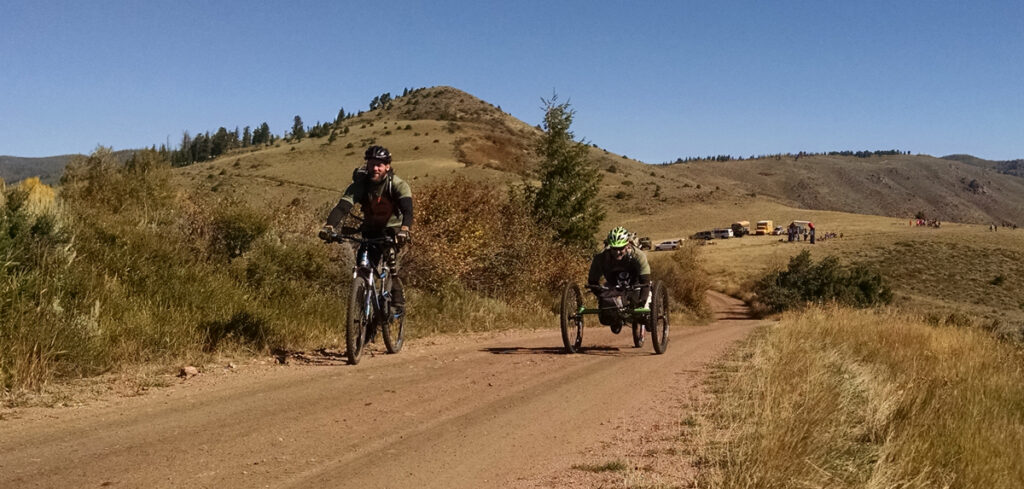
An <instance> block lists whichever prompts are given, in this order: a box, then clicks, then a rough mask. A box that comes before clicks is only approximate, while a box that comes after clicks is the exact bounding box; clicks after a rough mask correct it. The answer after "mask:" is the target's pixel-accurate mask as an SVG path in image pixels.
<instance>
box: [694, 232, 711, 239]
mask: <svg viewBox="0 0 1024 489" xmlns="http://www.w3.org/2000/svg"><path fill="white" fill-rule="evenodd" d="M690 239H703V240H708V239H715V233H713V232H711V231H700V232H697V233H694V235H693V236H691V237H690Z"/></svg>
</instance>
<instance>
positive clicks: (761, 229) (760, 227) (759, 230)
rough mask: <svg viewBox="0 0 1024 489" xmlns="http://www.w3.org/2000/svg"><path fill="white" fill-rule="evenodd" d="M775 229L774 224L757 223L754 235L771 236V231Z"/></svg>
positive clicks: (767, 222)
mask: <svg viewBox="0 0 1024 489" xmlns="http://www.w3.org/2000/svg"><path fill="white" fill-rule="evenodd" d="M774 229H775V223H774V222H772V221H757V227H756V228H754V234H755V235H757V234H764V235H767V234H772V230H774Z"/></svg>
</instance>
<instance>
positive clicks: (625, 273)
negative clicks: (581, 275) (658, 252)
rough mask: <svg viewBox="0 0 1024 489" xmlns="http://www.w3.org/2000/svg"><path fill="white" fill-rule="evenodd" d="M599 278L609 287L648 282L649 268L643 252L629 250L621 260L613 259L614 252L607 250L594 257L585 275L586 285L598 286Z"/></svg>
mask: <svg viewBox="0 0 1024 489" xmlns="http://www.w3.org/2000/svg"><path fill="white" fill-rule="evenodd" d="M601 277H604V279H605V284H606V285H607V286H609V287H612V286H615V285H617V284H619V283H620V282H621V283H624V284H629V285H634V284H646V283H649V282H650V277H651V266H650V265H649V264H648V263H647V255H645V254H644V252H642V251H640V250H638V249H636V248H631V251H629V252H627V253H626V256H624V257H623V258H622V259H621V260H616V259H615V252H614V251H611V249H607V250H605V251H602V252H601V253H598V254H596V255H594V259H593V261H591V262H590V273H589V274H587V284H588V285H600V284H601Z"/></svg>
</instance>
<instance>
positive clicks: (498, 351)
mask: <svg viewBox="0 0 1024 489" xmlns="http://www.w3.org/2000/svg"><path fill="white" fill-rule="evenodd" d="M631 350H633V349H632V348H629V349H622V348H619V347H617V346H585V347H583V348H582V349H580V352H579V353H576V355H588V354H589V355H611V354H615V356H621V355H623V354H627V355H628V354H631V353H633V352H632V351H631ZM480 351H485V352H488V353H493V354H495V355H565V354H566V353H565V348H562V347H560V346H557V347H555V346H539V347H531V348H527V347H523V346H506V347H494V348H484V349H482V350H480Z"/></svg>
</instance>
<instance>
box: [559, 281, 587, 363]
mask: <svg viewBox="0 0 1024 489" xmlns="http://www.w3.org/2000/svg"><path fill="white" fill-rule="evenodd" d="M581 309H583V294H581V293H580V288H579V286H577V285H575V284H569V285H567V286H566V287H565V291H563V292H562V314H561V316H562V317H561V327H562V343H563V344H564V345H565V352H566V353H576V352H578V351H580V349H581V346H582V345H583V313H582V312H580V310H581Z"/></svg>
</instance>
